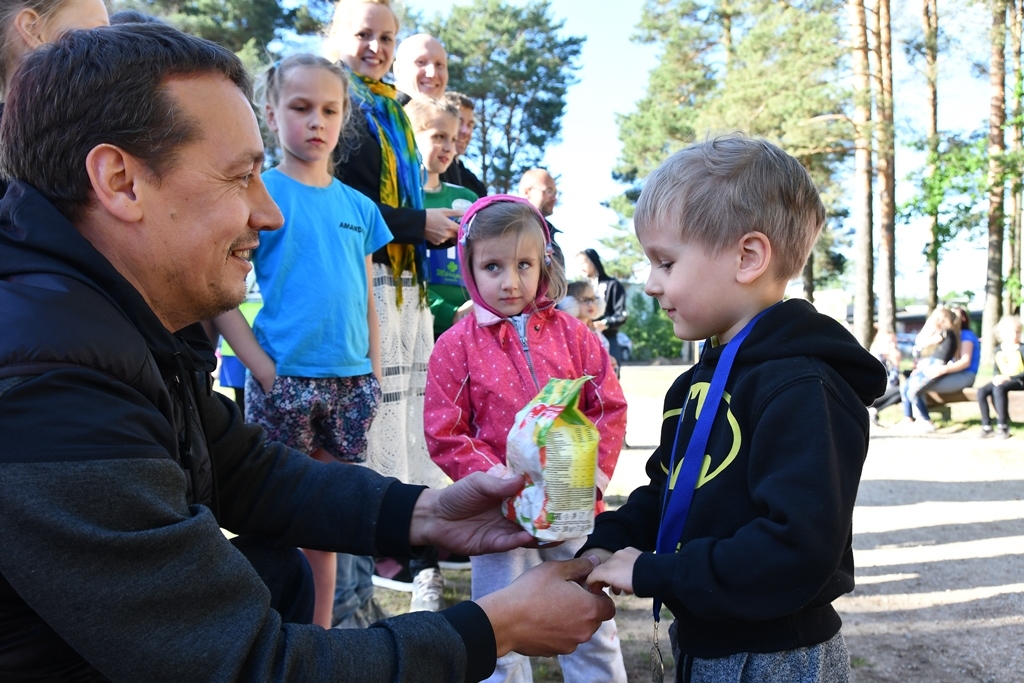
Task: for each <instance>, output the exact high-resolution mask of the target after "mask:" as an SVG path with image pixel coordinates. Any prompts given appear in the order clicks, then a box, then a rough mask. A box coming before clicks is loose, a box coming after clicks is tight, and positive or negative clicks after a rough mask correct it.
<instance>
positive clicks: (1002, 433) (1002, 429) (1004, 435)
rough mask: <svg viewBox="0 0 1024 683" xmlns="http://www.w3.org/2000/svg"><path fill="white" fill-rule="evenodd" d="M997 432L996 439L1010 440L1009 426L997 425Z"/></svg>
mask: <svg viewBox="0 0 1024 683" xmlns="http://www.w3.org/2000/svg"><path fill="white" fill-rule="evenodd" d="M997 432H998V433H997V434H996V436H997V437H998V438H1000V439H1009V438H1010V426H1009V425H999V429H998V430H997Z"/></svg>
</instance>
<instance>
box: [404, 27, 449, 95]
mask: <svg viewBox="0 0 1024 683" xmlns="http://www.w3.org/2000/svg"><path fill="white" fill-rule="evenodd" d="M395 86H396V87H397V88H398V89H399V90H401V91H402V92H404V93H405V94H406V95H408V96H409V97H432V98H434V99H437V98H439V97H441V96H442V95H444V91H445V89H446V88H447V87H448V54H447V53H446V52H445V51H444V47H442V45H441V43H440V42H438V40H437V39H436V38H431V37H430V36H425V35H422V34H420V35H415V36H411V37H409V38H406V39H405V40H404V41H403V42H402V44H401V46H399V48H398V54H397V55H396V57H395Z"/></svg>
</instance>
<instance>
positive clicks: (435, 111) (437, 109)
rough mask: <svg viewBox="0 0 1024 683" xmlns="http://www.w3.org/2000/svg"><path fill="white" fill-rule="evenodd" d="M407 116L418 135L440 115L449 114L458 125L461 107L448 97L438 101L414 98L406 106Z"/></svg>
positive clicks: (427, 98) (428, 98)
mask: <svg viewBox="0 0 1024 683" xmlns="http://www.w3.org/2000/svg"><path fill="white" fill-rule="evenodd" d="M405 114H406V116H408V117H409V122H410V123H412V129H413V131H414V132H416V133H419V132H420V131H421V130H424V129H426V127H427V124H428V123H429V122H431V121H432V120H434V119H435V118H436V117H437V116H438V115H439V114H448V115H449V116H452V117H454V118H455V122H456V123H458V121H459V107H458V105H456V104H454V103H453V102H452V101H451V100H450V99H448V98H447V97H441V98H438V99H436V100H435V99H433V98H430V97H416V98H413V99H411V100H409V102H408V103H407V104H406V105H405Z"/></svg>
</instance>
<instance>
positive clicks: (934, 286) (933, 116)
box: [921, 0, 939, 314]
mask: <svg viewBox="0 0 1024 683" xmlns="http://www.w3.org/2000/svg"><path fill="white" fill-rule="evenodd" d="M921 10H922V12H921V19H922V25H923V26H922V27H923V29H924V60H925V79H926V80H927V81H928V121H927V124H926V125H927V132H928V161H927V164H928V165H927V168H925V174H926V175H927V176H928V177H931V176H933V175H934V174H935V165H936V161H937V160H938V156H939V88H938V81H939V7H938V0H923V1H922V3H921ZM928 227H929V234H930V235H931V241H930V243H929V244H928V252H927V253H928V257H927V260H928V300H927V304H928V313H929V314H930V313H931V312H932V311H934V310H935V307H936V306H938V305H939V212H938V209H936V210H935V212H934V213H933V214H932V215H931V216H929V217H928Z"/></svg>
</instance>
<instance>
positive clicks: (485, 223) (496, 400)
mask: <svg viewBox="0 0 1024 683" xmlns="http://www.w3.org/2000/svg"><path fill="white" fill-rule="evenodd" d="M458 256H459V262H460V264H461V266H462V273H463V277H464V279H465V284H466V289H467V290H468V291H469V294H470V296H471V298H472V299H473V303H474V308H473V313H472V314H471V315H467V316H465V317H464V318H462V319H461V320H460V321H459V322H457V323H456V324H455V325H453V326H452V327H451V328H450V329H449V330H448V331H447V332H445V333H444V334H442V335H441V337H440V338H439V339H438V340H437V343H436V345H435V346H434V352H433V353H432V354H431V356H430V366H429V369H428V372H427V386H426V397H425V404H424V420H423V423H424V428H425V431H426V439H427V448H428V450H429V452H430V457H431V458H432V459H433V461H434V462H435V463H437V465H438V466H439V467H440V468H441V469H442V470H444V471H445V473H446V474H448V476H449V477H451V478H452V479H453V480H456V481H458V480H459V479H461V478H463V477H465V476H466V475H468V474H470V473H471V472H476V471H482V472H489V473H491V474H493V475H495V476H503V475H504V474H505V472H506V469H505V440H506V438H507V437H508V432H509V429H511V428H512V424H513V421H514V419H515V415H516V413H517V412H518V411H519V410H520V409H521V408H522V407H523V406H525V405H526V404H527V403H529V402H530V400H531V399H533V397H534V396H536V395H537V393H538V392H540V390H541V388H542V387H543V386H544V385H545V384H547V381H548V380H549V379H551V378H561V379H574V378H577V377H582V376H584V375H590V376H592V377H593V378H594V379H593V380H592V381H590V382H588V383H587V384H586V386H585V388H584V390H583V392H582V393H581V396H580V402H579V406H580V409H581V410H582V411H583V412H584V413H585V414H586V415H587V417H588V418H589V419H590V420H591V422H593V423H594V425H595V426H596V427H597V429H598V431H599V432H600V434H601V443H600V448H599V451H598V471H597V473H596V480H597V488H598V492H597V493H598V511H600V510H601V509H603V503H601V502H600V499H601V496H602V493H603V491H604V489H605V487H606V486H607V485H608V481H609V479H610V478H611V476H612V472H613V471H614V470H615V462H616V460H617V459H618V456H619V451H620V449H621V448H622V441H623V437H624V435H625V427H626V401H625V399H624V397H623V395H622V388H621V387H620V386H619V382H618V380H617V379H616V378H615V373H614V372H613V371H612V369H611V364H610V361H609V356H608V353H607V351H605V350H604V348H603V347H602V346H601V342H600V341H599V340H598V339H597V337H596V336H595V335H594V334H593V333H592V332H591V331H590V330H589V329H587V327H586V325H584V324H583V323H581V322H580V321H579V320H576V319H575V318H573V317H572V316H570V315H568V314H566V313H564V312H562V311H559V310H556V308H555V305H554V300H557V299H560V298H561V297H562V296H564V295H565V289H566V281H565V273H564V271H563V269H562V267H561V265H559V264H558V262H557V261H553V260H552V258H551V245H550V235H549V233H548V229H547V223H546V222H545V221H544V218H543V217H542V216H541V214H540V213H539V212H538V211H537V210H536V209H535V208H534V207H533V206H532V205H531V204H530V203H529V202H527V201H526V200H525V199H522V198H519V197H512V196H509V195H496V196H491V197H485V198H483V199H481V200H479V201H477V202H476V203H474V204H473V205H472V206H471V207H470V208H469V209H468V210H467V211H466V213H465V215H464V216H463V218H462V224H461V226H460V227H459V242H458ZM584 540H585V539H582V538H581V539H579V540H577V541H568V542H566V543H564V544H563V545H560V546H557V547H553V548H541V549H537V548H520V549H517V550H513V551H510V552H507V553H498V554H494V555H484V556H480V557H474V558H472V566H473V588H472V594H473V599H477V598H479V597H482V596H484V595H487V594H488V593H491V592H494V591H496V590H498V589H500V588H503V587H504V586H507V585H508V584H509V583H511V582H512V580H513V579H515V578H516V577H517V576H519V575H520V574H521V573H523V572H524V571H526V570H527V569H529V568H530V567H532V566H534V565H537V564H540V563H541V562H542V561H544V560H552V559H569V558H572V557H573V556H574V555H575V553H576V550H578V549H579V548H580V547H582V545H583V541H584ZM560 659H561V664H562V672H563V675H564V679H565V681H566V682H567V683H574V682H578V683H589V682H591V681H611V682H613V683H619V682H621V683H625V681H626V671H625V667H624V666H623V663H622V653H621V650H620V647H619V639H618V636H617V635H616V628H615V621H614V620H610V621H608V622H605V624H604V625H603V626H602V627H601V628H600V629H599V630H598V632H597V633H596V634H595V635H594V637H593V638H592V639H591V640H590V642H588V643H585V644H583V645H581V646H580V647H579V648H578V649H577V650H576V652H574V653H573V654H571V655H566V656H563V657H560ZM487 680H488V681H494V682H497V681H501V682H506V681H508V682H510V683H511V682H515V683H519V682H520V681H532V680H533V677H532V674H531V671H530V662H529V658H527V657H524V656H522V655H519V654H517V653H514V652H513V653H509V654H508V655H506V656H505V657H502V658H500V659H499V660H498V665H497V668H496V669H495V672H494V675H493V676H491V678H489V679H487Z"/></svg>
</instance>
